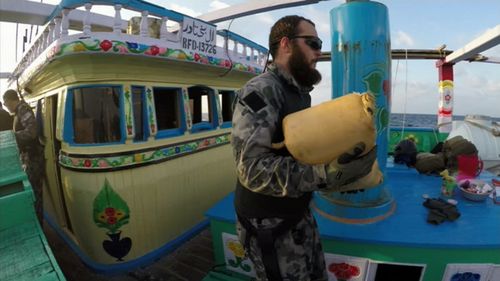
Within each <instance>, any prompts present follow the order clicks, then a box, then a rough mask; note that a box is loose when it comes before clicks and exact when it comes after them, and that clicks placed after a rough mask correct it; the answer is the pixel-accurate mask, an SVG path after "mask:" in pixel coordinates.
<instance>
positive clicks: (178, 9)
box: [167, 3, 202, 17]
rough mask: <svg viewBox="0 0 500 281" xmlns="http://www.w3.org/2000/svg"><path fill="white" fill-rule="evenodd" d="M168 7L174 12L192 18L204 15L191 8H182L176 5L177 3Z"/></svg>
mask: <svg viewBox="0 0 500 281" xmlns="http://www.w3.org/2000/svg"><path fill="white" fill-rule="evenodd" d="M167 6H168V9H170V10H174V11H176V12H179V13H183V14H185V15H188V16H191V17H198V16H199V15H201V14H202V13H200V12H197V11H195V10H193V9H191V8H188V7H186V6H182V5H179V4H175V3H173V4H167Z"/></svg>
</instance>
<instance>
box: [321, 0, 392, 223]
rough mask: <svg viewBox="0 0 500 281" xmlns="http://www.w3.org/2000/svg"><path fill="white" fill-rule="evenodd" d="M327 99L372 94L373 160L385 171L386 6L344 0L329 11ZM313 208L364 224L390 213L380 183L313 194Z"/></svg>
mask: <svg viewBox="0 0 500 281" xmlns="http://www.w3.org/2000/svg"><path fill="white" fill-rule="evenodd" d="M330 25H331V28H332V53H331V54H332V80H333V81H332V84H333V88H332V98H337V97H340V96H342V95H345V94H348V93H352V92H360V93H362V92H369V93H370V94H372V95H373V96H374V97H375V99H376V106H377V108H376V113H375V126H376V129H377V149H378V152H377V161H378V163H379V166H380V169H381V170H382V172H383V173H384V177H385V176H386V173H385V167H386V163H387V150H388V141H389V127H388V123H389V115H390V107H391V105H390V102H391V98H390V97H391V92H390V88H391V87H390V85H391V44H390V30H389V18H388V11H387V7H385V6H384V5H383V4H380V3H377V2H373V1H362V0H360V1H348V2H347V3H345V4H342V5H340V6H338V7H336V8H334V9H332V10H331V11H330ZM314 203H315V204H316V207H317V209H318V210H319V212H320V213H321V214H323V215H325V216H327V217H329V218H331V219H333V220H336V221H342V222H351V223H367V222H373V221H377V220H381V219H383V218H385V217H387V216H388V215H390V214H392V212H393V211H394V209H395V204H394V200H393V199H392V196H391V195H390V193H389V191H388V190H387V188H386V187H385V186H384V184H381V185H379V186H377V187H374V188H370V189H367V190H365V191H364V192H358V193H355V194H353V193H346V194H342V193H339V192H332V193H319V194H316V195H315V201H314Z"/></svg>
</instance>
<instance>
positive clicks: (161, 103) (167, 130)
mask: <svg viewBox="0 0 500 281" xmlns="http://www.w3.org/2000/svg"><path fill="white" fill-rule="evenodd" d="M181 93H182V89H179V88H153V95H154V100H155V111H156V123H157V126H158V133H157V137H169V136H178V135H181V134H183V133H184V129H185V124H184V123H185V122H184V115H183V113H182V111H181V108H183V107H182V106H181V105H182V103H181V101H182V98H181Z"/></svg>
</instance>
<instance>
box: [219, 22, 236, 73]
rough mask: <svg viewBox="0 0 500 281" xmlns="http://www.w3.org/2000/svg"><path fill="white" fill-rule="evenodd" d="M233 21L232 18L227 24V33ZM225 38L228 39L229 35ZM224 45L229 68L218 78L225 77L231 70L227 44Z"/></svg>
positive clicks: (231, 61)
mask: <svg viewBox="0 0 500 281" xmlns="http://www.w3.org/2000/svg"><path fill="white" fill-rule="evenodd" d="M233 21H234V18H233V19H231V21H230V22H229V25H228V26H227V31H229V30H230V29H231V24H233ZM227 36H228V37H229V33H228V34H227ZM228 39H229V38H228ZM226 42H227V41H226ZM224 45H225V46H224V48H225V49H226V56H227V58H228V59H229V68H228V69H227V70H226V72H224V73H222V74H221V75H219V77H224V76H226V75H227V74H228V73H229V72H230V71H231V70H232V69H233V60H231V56H230V55H229V50H228V48H229V44H224Z"/></svg>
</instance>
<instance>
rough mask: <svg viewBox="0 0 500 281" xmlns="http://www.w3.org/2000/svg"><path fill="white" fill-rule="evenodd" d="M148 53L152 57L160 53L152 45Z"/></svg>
mask: <svg viewBox="0 0 500 281" xmlns="http://www.w3.org/2000/svg"><path fill="white" fill-rule="evenodd" d="M149 52H150V54H151V55H152V56H156V55H157V54H158V53H159V52H160V48H158V47H157V46H155V45H153V46H151V47H149Z"/></svg>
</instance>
